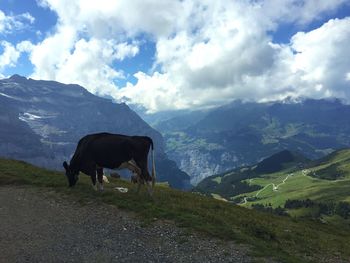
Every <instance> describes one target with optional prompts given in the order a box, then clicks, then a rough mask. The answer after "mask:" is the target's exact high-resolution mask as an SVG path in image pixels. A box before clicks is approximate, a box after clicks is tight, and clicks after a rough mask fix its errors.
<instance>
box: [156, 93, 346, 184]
mask: <svg viewBox="0 0 350 263" xmlns="http://www.w3.org/2000/svg"><path fill="white" fill-rule="evenodd" d="M348 116H350V106H349V105H345V104H343V103H342V102H341V101H340V100H337V99H333V100H330V99H327V100H323V99H321V100H312V99H302V100H300V101H297V102H295V101H288V100H286V101H282V102H271V103H254V102H247V103H244V102H241V101H235V102H233V103H231V104H229V105H226V106H223V107H220V108H217V109H212V110H210V111H206V112H201V113H198V112H193V113H191V112H188V113H187V114H183V115H180V116H176V117H174V118H170V119H168V120H164V121H163V122H159V123H158V124H157V125H156V126H155V127H156V128H157V129H159V130H160V131H161V132H162V134H163V136H164V138H165V141H166V152H167V153H168V155H169V156H170V157H171V158H172V159H173V160H175V161H176V162H177V164H178V165H179V167H180V168H181V169H182V170H184V171H186V172H187V173H188V174H189V175H190V176H191V181H192V182H193V183H194V184H196V183H198V182H199V181H201V180H202V179H204V178H205V177H207V176H210V175H213V174H219V173H221V172H224V171H227V170H230V169H233V168H235V167H240V166H244V165H251V164H254V163H257V162H259V161H260V160H262V159H263V158H265V157H267V156H270V155H272V154H274V153H276V152H278V151H282V150H283V149H289V150H291V151H294V152H302V153H303V155H305V156H306V157H307V158H309V159H317V158H320V157H322V156H325V155H327V154H329V153H331V152H332V151H334V150H337V149H341V148H347V147H350V122H349V117H348ZM181 120H183V121H181Z"/></svg>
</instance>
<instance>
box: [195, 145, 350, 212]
mask: <svg viewBox="0 0 350 263" xmlns="http://www.w3.org/2000/svg"><path fill="white" fill-rule="evenodd" d="M290 154H291V153H290V152H289V153H288V154H287V152H282V153H277V154H276V155H273V156H271V157H269V158H266V159H265V160H263V161H261V162H260V163H258V164H256V165H253V166H248V167H242V168H237V169H235V170H233V171H230V172H227V173H223V174H220V175H214V176H211V177H208V178H206V179H204V180H203V181H202V182H200V183H199V184H198V185H197V187H196V188H195V191H198V192H201V193H205V194H207V195H211V194H214V196H218V197H221V198H225V199H226V200H231V201H233V202H236V203H241V204H243V205H245V206H252V205H256V204H261V205H266V204H271V205H272V206H273V207H278V206H283V205H284V204H285V202H286V201H287V200H307V199H309V200H311V201H312V202H318V203H322V202H333V203H334V202H349V201H350V198H349V191H350V149H342V150H337V151H335V152H333V153H331V154H329V155H327V156H326V157H323V158H321V159H319V160H316V161H308V160H307V159H305V158H303V157H302V156H300V155H296V154H294V156H295V157H294V158H293V159H289V158H287V159H284V160H283V158H280V157H281V156H287V155H289V156H290ZM272 160H275V161H276V163H274V162H271V161H272ZM278 160H279V161H278ZM268 164H269V165H268ZM268 166H270V167H271V168H270V169H266V168H268ZM277 166H280V167H281V169H275V168H276V167H277ZM259 167H264V169H263V170H264V171H262V170H261V169H259ZM271 171H273V172H271ZM242 185H243V186H244V187H242Z"/></svg>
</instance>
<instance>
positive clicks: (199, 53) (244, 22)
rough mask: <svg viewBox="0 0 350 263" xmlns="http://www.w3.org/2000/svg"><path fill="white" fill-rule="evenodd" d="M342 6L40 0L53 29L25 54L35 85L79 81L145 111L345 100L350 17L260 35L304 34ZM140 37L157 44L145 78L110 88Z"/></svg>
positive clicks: (261, 0)
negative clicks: (279, 39) (239, 102)
mask: <svg viewBox="0 0 350 263" xmlns="http://www.w3.org/2000/svg"><path fill="white" fill-rule="evenodd" d="M316 2H317V4H316ZM345 2H346V1H345V0H333V1H329V0H318V1H316V0H310V1H306V0H305V1H296V0H286V1H279V0H258V1H243V0H240V1H225V0H216V1H212V0H191V1H190V0H185V1H174V0H163V1H156V0H133V1H130V0H118V1H110V0H100V1H94V0H80V1H73V2H72V1H70V0H62V1H55V0H41V1H40V4H41V5H42V6H45V7H48V8H50V9H52V10H53V11H55V12H56V13H57V14H58V24H57V25H56V31H55V32H53V34H52V35H49V36H47V38H46V39H45V40H44V41H43V42H41V43H39V44H37V45H36V46H33V47H31V48H30V50H32V51H31V54H30V58H31V62H32V63H33V65H34V66H35V70H34V74H33V77H36V78H44V79H54V80H58V81H62V82H66V83H67V82H69V83H72V82H74V83H78V84H81V85H83V86H84V87H86V88H88V89H89V90H90V91H91V92H94V93H96V94H99V95H110V96H113V97H114V98H115V99H117V100H126V101H128V102H131V103H136V104H141V105H142V106H144V107H145V108H147V109H148V110H149V111H150V112H152V111H159V110H168V109H182V108H193V107H207V106H213V105H218V104H222V103H225V102H227V101H229V100H232V99H234V98H243V99H252V100H269V99H278V98H283V97H285V96H314V97H323V96H340V97H342V98H347V99H350V94H349V91H348V90H349V88H348V86H346V85H347V84H348V83H349V81H347V79H348V76H349V72H350V65H349V64H350V62H349V61H348V59H346V56H344V54H349V53H350V52H349V48H348V46H347V43H349V36H350V33H349V28H350V25H349V19H342V20H331V21H329V22H328V23H326V24H324V25H323V26H321V27H320V28H318V29H316V30H314V31H311V32H300V33H298V34H296V35H295V36H294V37H293V38H292V39H291V40H290V43H288V44H284V45H282V44H278V43H272V38H271V36H270V35H269V33H268V32H271V31H274V30H276V29H277V28H278V26H279V25H280V24H281V23H294V24H299V25H300V26H301V27H302V25H306V24H308V23H310V22H312V21H315V20H317V19H319V18H320V17H321V16H323V15H324V14H331V13H332V12H334V11H335V10H337V8H339V7H340V6H342V5H343V4H344V3H345ZM67 6H69V8H67ZM145 36H146V38H147V39H148V40H151V41H154V43H155V46H156V54H155V65H154V67H153V70H150V71H148V73H146V72H136V73H135V74H134V77H135V78H136V79H137V83H136V84H135V85H133V84H131V83H128V84H127V85H125V87H116V85H115V82H114V81H115V79H119V78H124V77H125V76H124V72H123V69H118V68H115V62H117V61H122V60H124V59H126V58H132V57H134V56H136V55H137V54H138V53H139V52H140V47H139V46H140V40H141V39H140V38H143V37H145Z"/></svg>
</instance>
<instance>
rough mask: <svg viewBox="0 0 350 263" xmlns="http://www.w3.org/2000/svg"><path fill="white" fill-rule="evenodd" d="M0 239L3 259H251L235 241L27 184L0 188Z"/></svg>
mask: <svg viewBox="0 0 350 263" xmlns="http://www.w3.org/2000/svg"><path fill="white" fill-rule="evenodd" d="M0 240H1V242H0V262H1V263H2V262H4V263H5V262H6V263H7V262H251V258H250V257H249V256H248V255H247V253H248V248H247V247H245V246H242V245H238V244H236V243H234V242H226V241H222V240H215V239H212V238H207V237H203V236H200V235H197V234H190V233H188V232H187V231H186V230H185V229H181V228H178V227H176V226H175V225H174V224H173V223H171V222H164V221H156V222H155V223H154V224H151V225H145V224H144V223H143V222H142V221H140V220H139V219H137V218H136V217H135V216H134V215H133V214H131V213H127V212H125V211H122V210H120V209H117V208H116V207H114V206H108V205H100V204H96V203H89V204H80V203H77V202H74V200H69V199H68V198H67V197H62V196H60V195H59V194H57V193H55V192H49V191H48V190H38V189H34V188H29V187H14V186H1V187H0Z"/></svg>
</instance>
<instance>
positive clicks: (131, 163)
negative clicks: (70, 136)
mask: <svg viewBox="0 0 350 263" xmlns="http://www.w3.org/2000/svg"><path fill="white" fill-rule="evenodd" d="M150 148H151V150H152V166H153V167H152V176H150V174H149V172H148V152H149V150H150ZM63 167H64V168H65V170H66V176H67V179H68V183H69V186H74V185H75V184H76V182H77V181H78V175H79V172H83V173H85V174H86V175H89V176H90V177H91V181H92V184H93V186H94V187H96V174H97V178H98V182H99V186H100V190H102V189H103V187H102V182H103V180H102V178H103V168H109V169H121V168H128V169H129V170H131V171H132V172H133V174H134V175H135V174H136V175H137V179H138V189H137V191H139V189H140V186H141V184H142V183H144V182H146V183H147V186H148V189H149V193H150V194H152V189H151V188H150V185H149V183H150V182H152V186H154V184H155V180H156V172H155V165H154V150H153V141H152V139H151V138H149V137H147V136H126V135H121V134H111V133H96V134H89V135H86V136H84V137H83V138H81V139H80V141H79V142H78V146H77V148H76V150H75V153H74V155H73V157H72V159H71V160H70V163H69V165H68V164H67V162H66V161H65V162H64V163H63Z"/></svg>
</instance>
